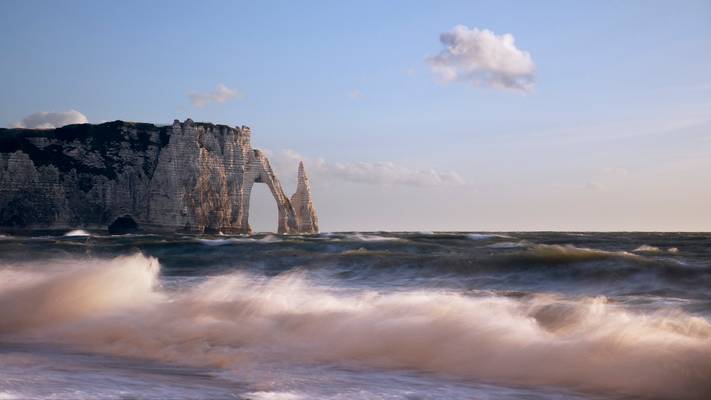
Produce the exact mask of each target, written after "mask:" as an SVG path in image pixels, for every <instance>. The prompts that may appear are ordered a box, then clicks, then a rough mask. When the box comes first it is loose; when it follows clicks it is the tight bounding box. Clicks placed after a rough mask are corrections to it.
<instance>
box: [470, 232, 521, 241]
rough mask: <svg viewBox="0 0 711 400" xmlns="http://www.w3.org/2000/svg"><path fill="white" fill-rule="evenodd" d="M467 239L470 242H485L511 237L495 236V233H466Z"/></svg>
mask: <svg viewBox="0 0 711 400" xmlns="http://www.w3.org/2000/svg"><path fill="white" fill-rule="evenodd" d="M467 237H468V238H469V239H472V240H487V239H494V238H503V239H508V238H510V237H511V236H507V235H500V234H495V233H468V234H467Z"/></svg>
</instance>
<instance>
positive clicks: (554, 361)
mask: <svg viewBox="0 0 711 400" xmlns="http://www.w3.org/2000/svg"><path fill="white" fill-rule="evenodd" d="M534 251H535V252H537V253H540V256H541V257H547V258H550V257H562V258H569V257H579V258H583V259H587V258H592V259H596V258H598V257H607V256H614V257H618V256H620V254H617V253H614V254H605V253H604V252H601V251H599V250H593V249H579V248H573V247H572V246H553V245H546V246H544V247H536V248H535V249H534ZM608 253H609V252H608ZM571 255H572V256H571ZM622 256H623V257H629V256H627V255H624V254H623V255H622ZM68 265H71V267H67V266H68ZM38 270H39V271H42V273H41V274H39V273H38V274H36V275H34V276H31V277H25V278H22V279H17V280H12V281H10V283H7V284H6V286H4V287H3V290H2V291H0V340H9V339H10V338H13V339H16V340H25V341H27V340H39V341H44V342H60V343H64V344H67V345H70V346H73V347H74V348H77V349H79V350H81V351H86V352H103V353H109V354H114V355H120V356H126V357H138V358H144V359H145V358H148V359H154V360H160V361H165V362H172V363H178V364H183V365H194V366H211V367H214V368H221V369H232V368H240V369H244V368H248V367H249V365H250V363H259V362H260V361H262V360H266V359H275V360H291V361H296V362H327V363H332V364H336V365H338V364H343V365H349V364H350V363H357V364H359V365H365V366H371V367H374V368H386V369H388V368H395V369H412V370H419V371H422V372H435V373H443V374H450V375H454V376H460V377H463V378H473V379H477V380H485V381H491V382H500V383H507V384H542V385H562V386H573V387H578V388H585V389H589V390H594V391H600V390H602V391H614V392H618V393H624V394H629V395H632V396H641V397H654V398H668V399H692V398H703V397H704V396H705V395H707V394H708V393H709V392H711V381H710V380H709V379H708V377H709V376H711V322H709V320H707V319H705V318H703V317H699V316H694V315H690V314H686V313H684V312H681V311H676V310H675V311H664V312H653V313H648V314H641V313H637V312H633V311H632V310H630V309H628V308H625V307H623V306H620V305H615V304H610V303H609V302H608V301H607V299H606V298H604V297H591V298H585V297H583V298H576V299H567V298H563V297H559V296H553V295H536V296H524V297H521V298H512V297H498V296H482V297H475V296H468V295H465V294H460V293H454V292H446V291H438V290H424V289H423V290H403V291H397V292H391V293H378V292H374V291H373V290H365V291H352V290H350V291H340V290H337V289H335V288H329V287H323V286H317V285H313V284H312V283H310V282H309V281H308V280H306V279H304V277H303V275H301V274H285V275H284V274H282V275H279V276H277V277H274V278H265V277H256V276H252V275H248V274H244V273H231V274H228V275H222V276H217V277H210V278H207V280H206V281H204V282H203V283H200V284H197V285H195V286H193V287H188V288H185V289H184V290H181V291H178V292H175V291H164V290H162V289H161V288H160V284H159V281H158V275H159V264H158V261H157V260H156V259H155V258H151V257H145V256H143V255H134V256H129V257H119V258H114V259H108V260H106V259H89V260H83V261H75V262H72V263H66V264H65V265H64V266H63V267H62V268H51V265H50V266H43V267H41V268H40V267H38ZM256 398H259V397H256ZM265 398H268V397H265Z"/></svg>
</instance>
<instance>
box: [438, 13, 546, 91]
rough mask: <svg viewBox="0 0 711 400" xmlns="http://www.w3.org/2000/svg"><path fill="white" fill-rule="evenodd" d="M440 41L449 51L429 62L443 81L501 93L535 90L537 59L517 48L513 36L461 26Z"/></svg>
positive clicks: (441, 36) (443, 35)
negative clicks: (503, 90)
mask: <svg viewBox="0 0 711 400" xmlns="http://www.w3.org/2000/svg"><path fill="white" fill-rule="evenodd" d="M439 41H440V42H441V43H442V45H444V47H445V48H444V49H443V50H442V51H441V52H440V53H439V54H437V55H436V56H434V57H428V58H427V60H426V61H427V63H428V64H429V65H430V67H431V68H432V72H433V73H434V74H435V75H437V76H438V77H439V78H440V79H442V80H443V81H445V82H454V81H460V82H468V83H472V84H474V85H475V86H488V87H493V88H497V89H512V90H520V91H530V90H532V89H533V78H534V71H535V68H536V66H535V64H534V63H533V58H532V57H531V54H529V53H528V52H526V51H522V50H520V49H519V48H517V47H516V43H515V39H514V37H513V35H511V34H510V33H506V34H503V35H497V34H496V33H494V32H492V31H490V30H487V29H483V30H481V29H478V28H471V29H470V28H468V27H466V26H464V25H457V26H455V27H454V29H452V30H451V31H450V32H445V33H442V34H441V35H440V36H439Z"/></svg>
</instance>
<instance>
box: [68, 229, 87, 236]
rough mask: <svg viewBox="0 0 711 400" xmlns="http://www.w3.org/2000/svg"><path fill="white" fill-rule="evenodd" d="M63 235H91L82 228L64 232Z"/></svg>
mask: <svg viewBox="0 0 711 400" xmlns="http://www.w3.org/2000/svg"><path fill="white" fill-rule="evenodd" d="M64 236H91V234H90V233H89V232H87V231H85V230H83V229H75V230H73V231H69V232H67V233H65V234H64Z"/></svg>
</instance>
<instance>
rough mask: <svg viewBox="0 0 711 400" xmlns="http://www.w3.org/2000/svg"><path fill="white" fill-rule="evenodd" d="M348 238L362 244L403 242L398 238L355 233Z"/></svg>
mask: <svg viewBox="0 0 711 400" xmlns="http://www.w3.org/2000/svg"><path fill="white" fill-rule="evenodd" d="M347 238H348V239H350V240H357V241H360V242H387V241H394V240H402V239H400V238H397V237H391V236H380V235H375V234H366V233H354V234H351V235H347Z"/></svg>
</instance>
